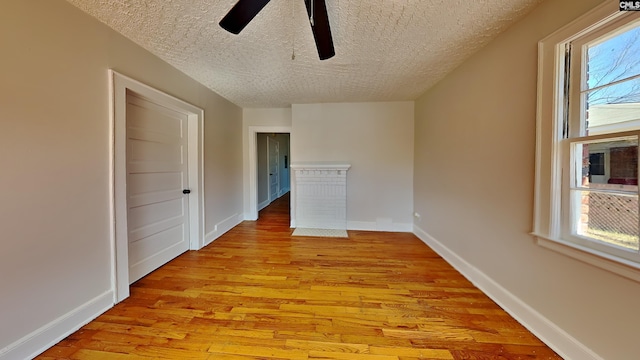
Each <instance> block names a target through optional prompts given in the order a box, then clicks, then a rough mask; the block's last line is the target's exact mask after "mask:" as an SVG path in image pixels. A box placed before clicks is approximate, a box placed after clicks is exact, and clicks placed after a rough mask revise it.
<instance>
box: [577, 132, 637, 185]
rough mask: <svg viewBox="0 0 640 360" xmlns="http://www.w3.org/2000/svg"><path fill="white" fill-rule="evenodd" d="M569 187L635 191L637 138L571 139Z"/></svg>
mask: <svg viewBox="0 0 640 360" xmlns="http://www.w3.org/2000/svg"><path fill="white" fill-rule="evenodd" d="M573 145H574V151H575V152H574V154H575V156H574V159H575V165H574V169H575V170H574V179H575V183H574V184H573V186H572V187H573V188H589V189H593V190H607V191H626V192H632V193H637V192H638V139H637V138H636V137H631V138H623V139H618V140H605V141H602V140H600V141H590V142H583V143H574V144H573Z"/></svg>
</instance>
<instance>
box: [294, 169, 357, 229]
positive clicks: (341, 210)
mask: <svg viewBox="0 0 640 360" xmlns="http://www.w3.org/2000/svg"><path fill="white" fill-rule="evenodd" d="M350 167H351V165H350V164H347V163H343V162H298V163H292V164H291V169H292V172H293V174H292V175H293V176H292V183H291V227H293V228H296V227H300V228H312V229H339V230H346V228H347V171H348V170H349V168H350Z"/></svg>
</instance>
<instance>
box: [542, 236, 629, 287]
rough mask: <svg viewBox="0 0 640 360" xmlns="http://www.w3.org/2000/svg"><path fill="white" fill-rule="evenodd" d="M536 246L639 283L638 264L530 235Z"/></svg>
mask: <svg viewBox="0 0 640 360" xmlns="http://www.w3.org/2000/svg"><path fill="white" fill-rule="evenodd" d="M531 235H533V236H534V237H535V238H536V240H537V242H538V245H540V246H542V247H543V248H546V249H549V250H553V251H555V252H558V253H560V254H563V255H565V256H568V257H571V258H573V259H576V260H579V261H582V262H585V263H587V264H590V265H593V266H596V267H598V268H601V269H604V270H607V271H610V272H612V273H615V274H618V275H620V276H623V277H626V278H628V279H631V280H634V281H637V282H640V264H638V263H634V262H632V261H629V260H626V259H621V258H619V257H616V256H612V255H609V254H606V253H603V252H600V251H597V250H593V249H590V248H588V247H585V246H580V245H577V244H573V243H570V242H567V241H563V240H561V239H552V238H550V237H548V236H545V235H541V234H536V233H531Z"/></svg>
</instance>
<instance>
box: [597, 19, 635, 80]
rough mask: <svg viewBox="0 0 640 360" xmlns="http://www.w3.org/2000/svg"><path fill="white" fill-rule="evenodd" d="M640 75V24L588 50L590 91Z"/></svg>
mask: <svg viewBox="0 0 640 360" xmlns="http://www.w3.org/2000/svg"><path fill="white" fill-rule="evenodd" d="M639 74H640V24H636V25H635V26H634V27H632V28H631V29H629V30H627V31H625V32H623V33H621V34H618V35H616V36H614V37H611V38H609V39H608V40H606V41H603V42H600V43H598V44H596V45H592V46H589V47H588V49H587V86H588V89H593V88H594V87H598V86H603V85H606V84H609V83H612V82H615V81H619V80H623V79H626V78H629V77H632V76H635V75H639Z"/></svg>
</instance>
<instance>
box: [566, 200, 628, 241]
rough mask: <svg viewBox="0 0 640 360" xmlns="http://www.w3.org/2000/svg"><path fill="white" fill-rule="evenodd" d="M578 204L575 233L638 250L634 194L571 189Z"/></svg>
mask: <svg viewBox="0 0 640 360" xmlns="http://www.w3.org/2000/svg"><path fill="white" fill-rule="evenodd" d="M574 195H575V196H576V200H577V202H578V203H579V205H578V209H579V213H578V217H577V224H576V228H574V231H575V232H576V233H577V234H578V235H582V236H584V237H588V238H591V239H594V240H599V241H603V242H605V243H607V244H612V245H617V246H621V247H624V248H627V249H631V250H639V249H640V246H639V241H638V195H624V194H612V193H603V192H598V191H581V190H578V191H574Z"/></svg>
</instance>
